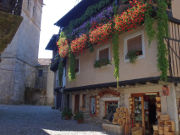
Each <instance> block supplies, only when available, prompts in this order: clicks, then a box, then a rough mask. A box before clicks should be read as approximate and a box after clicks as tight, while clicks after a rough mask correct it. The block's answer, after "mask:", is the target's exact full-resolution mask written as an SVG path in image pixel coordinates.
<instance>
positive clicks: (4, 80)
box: [0, 0, 43, 104]
mask: <svg viewBox="0 0 180 135" xmlns="http://www.w3.org/2000/svg"><path fill="white" fill-rule="evenodd" d="M42 5H43V0H24V1H23V3H22V11H21V16H22V17H23V21H22V23H21V25H20V27H19V29H18V30H17V32H16V34H15V36H14V38H13V40H12V41H11V43H10V44H9V45H8V47H7V48H6V49H5V50H4V52H3V53H2V54H1V63H0V103H5V104H12V103H13V104H19V103H24V91H25V87H34V86H35V77H36V72H37V70H36V66H37V64H38V51H39V38H40V27H41V15H42Z"/></svg>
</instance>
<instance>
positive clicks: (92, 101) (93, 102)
mask: <svg viewBox="0 0 180 135" xmlns="http://www.w3.org/2000/svg"><path fill="white" fill-rule="evenodd" d="M90 114H93V115H94V114H96V98H95V97H90Z"/></svg>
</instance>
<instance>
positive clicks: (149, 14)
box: [144, 3, 156, 45]
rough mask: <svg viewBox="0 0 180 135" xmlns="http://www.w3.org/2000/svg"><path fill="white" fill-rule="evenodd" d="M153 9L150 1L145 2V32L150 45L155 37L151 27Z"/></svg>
mask: <svg viewBox="0 0 180 135" xmlns="http://www.w3.org/2000/svg"><path fill="white" fill-rule="evenodd" d="M152 13H153V9H152V5H151V4H150V3H147V9H146V12H145V21H144V24H145V30H146V34H147V36H148V44H149V45H150V44H151V42H152V40H153V39H154V38H155V35H156V32H155V30H154V28H153V24H154V22H155V20H154V18H153V16H152Z"/></svg>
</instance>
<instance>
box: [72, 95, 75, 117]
mask: <svg viewBox="0 0 180 135" xmlns="http://www.w3.org/2000/svg"><path fill="white" fill-rule="evenodd" d="M74 104H75V95H72V113H73V114H74V107H75V106H74Z"/></svg>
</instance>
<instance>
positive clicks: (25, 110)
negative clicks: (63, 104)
mask: <svg viewBox="0 0 180 135" xmlns="http://www.w3.org/2000/svg"><path fill="white" fill-rule="evenodd" d="M0 135H107V133H105V132H104V131H103V130H102V128H101V127H100V126H97V125H94V124H87V123H85V124H77V123H76V121H74V120H70V121H67V120H61V116H60V112H59V111H57V110H52V109H51V108H50V107H46V106H6V105H0Z"/></svg>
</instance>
